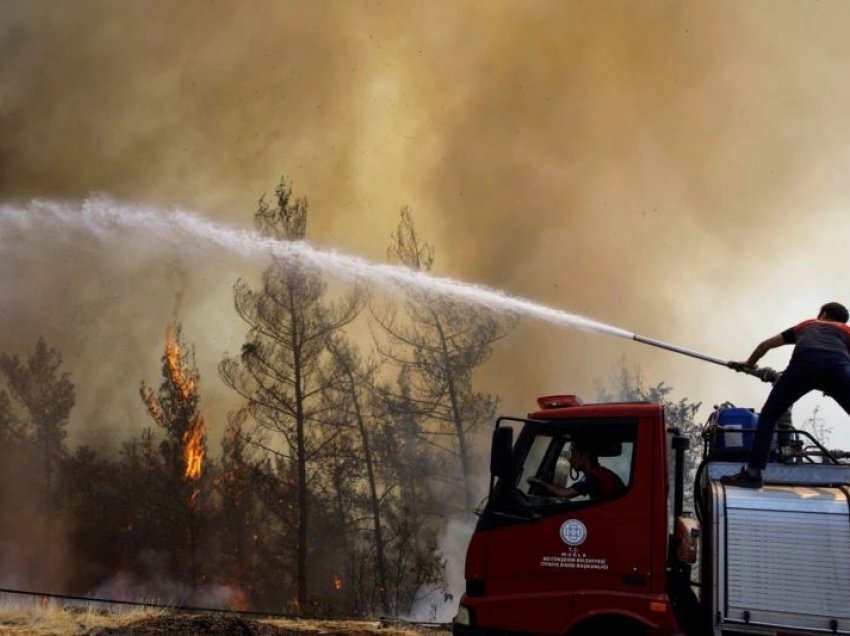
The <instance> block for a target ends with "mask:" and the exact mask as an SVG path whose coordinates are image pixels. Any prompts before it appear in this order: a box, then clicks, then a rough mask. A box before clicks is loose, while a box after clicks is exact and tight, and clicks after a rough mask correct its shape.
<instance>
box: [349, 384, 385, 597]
mask: <svg viewBox="0 0 850 636" xmlns="http://www.w3.org/2000/svg"><path fill="white" fill-rule="evenodd" d="M346 374H347V376H348V383H349V391H350V393H351V397H352V401H353V404H354V413H355V417H356V418H357V428H358V429H359V431H360V439H361V442H362V444H363V456H364V459H365V460H366V475H367V478H368V480H369V502H370V507H371V509H372V527H373V532H374V535H375V551H376V553H377V554H376V556H377V560H378V564H377V566H378V585H379V586H380V595H381V608H382V609H383V611H384V614H389V613H390V602H389V594H388V593H389V590H388V581H387V571H386V556H385V549H384V533H383V528H382V525H381V504H380V499H379V498H378V485H377V482H376V480H375V467H374V461H373V458H372V448H371V445H370V443H369V431H368V430H367V429H366V423H365V422H364V421H363V411H362V410H361V408H360V400H358V399H357V385H356V383H355V381H354V375H353V374H352V372H351V368H350V367H349V368H348V369H346Z"/></svg>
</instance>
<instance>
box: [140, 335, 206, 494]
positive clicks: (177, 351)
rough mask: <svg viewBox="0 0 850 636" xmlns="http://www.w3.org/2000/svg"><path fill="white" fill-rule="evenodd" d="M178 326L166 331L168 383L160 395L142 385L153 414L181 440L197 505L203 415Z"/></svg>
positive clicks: (183, 470)
mask: <svg viewBox="0 0 850 636" xmlns="http://www.w3.org/2000/svg"><path fill="white" fill-rule="evenodd" d="M179 338H180V336H179V328H178V330H177V334H176V335H175V333H174V331H173V330H172V328H171V327H169V328H168V330H167V331H166V334H165V355H164V356H163V375H164V376H165V378H166V383H165V384H164V385H163V387H162V388H161V389H160V393H159V394H158V395H157V394H156V393H154V391H153V390H152V389H151V388H150V387H147V386H145V385H144V383H143V384H142V389H141V395H142V399H143V400H144V402H145V405H146V406H147V408H148V412H149V413H150V415H151V417H153V419H154V420H155V421H156V422H157V424H159V425H160V426H162V427H163V428H164V429H166V431H168V432H169V433H170V434H171V435H172V436H173V439H174V440H175V442H179V447H180V454H179V457H180V458H181V459H182V466H181V467H180V471H181V473H182V477H183V479H185V480H186V481H187V482H188V483H189V484H190V485H191V486H192V491H191V495H190V497H189V505H190V506H191V507H192V508H194V506H195V502H196V500H197V498H198V495H199V494H200V490H199V488H198V486H197V483H198V482H199V481H200V479H201V471H202V468H203V463H204V456H205V454H206V450H205V445H204V428H205V426H204V418H203V416H202V415H201V414H200V413H199V412H198V411H197V408H198V377H197V371H196V370H195V369H194V368H193V366H192V364H191V362H190V361H189V360H187V354H186V352H184V350H183V348H182V347H181V346H180V341H179Z"/></svg>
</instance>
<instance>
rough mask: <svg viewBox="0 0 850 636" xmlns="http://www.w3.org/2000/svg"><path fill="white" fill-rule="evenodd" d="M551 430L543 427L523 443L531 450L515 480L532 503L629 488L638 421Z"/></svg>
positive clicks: (615, 493) (596, 495)
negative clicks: (635, 423) (636, 422)
mask: <svg viewBox="0 0 850 636" xmlns="http://www.w3.org/2000/svg"><path fill="white" fill-rule="evenodd" d="M553 429H554V427H541V428H540V429H539V430H538V431H536V432H534V433H533V434H532V435H531V437H530V439H529V438H526V444H524V445H523V447H524V448H526V449H527V452H525V455H524V458H523V459H522V464H521V466H520V471H519V472H518V479H517V481H516V482H515V484H516V488H517V489H518V490H519V491H520V492H521V493H522V495H524V496H525V497H526V499H527V501H528V502H529V503H531V504H534V503H541V504H548V505H551V504H552V503H553V502H557V501H559V500H560V501H590V500H605V499H611V498H613V497H617V496H619V495H621V494H623V493H625V492H626V490H628V488H629V485H630V484H631V479H632V459H633V455H634V448H635V433H636V426H635V425H634V424H624V423H618V424H617V425H616V426H611V427H608V426H606V427H604V428H603V427H600V426H599V425H598V424H594V425H592V426H587V427H584V428H581V429H573V430H557V429H555V430H553ZM588 429H592V432H589V430H588Z"/></svg>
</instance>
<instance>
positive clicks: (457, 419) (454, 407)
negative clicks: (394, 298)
mask: <svg viewBox="0 0 850 636" xmlns="http://www.w3.org/2000/svg"><path fill="white" fill-rule="evenodd" d="M433 316H434V324H435V325H436V327H437V331H438V332H439V334H440V349H441V350H442V353H443V368H444V369H445V370H446V381H447V383H448V388H449V404H450V406H451V411H452V421H453V423H454V427H455V434H456V435H457V443H458V453H459V454H460V467H461V473H462V475H463V493H464V501H465V502H466V510H467V511H470V510H472V509H473V507H474V506H475V500H474V498H473V494H472V476H471V475H470V466H469V447H468V445H467V443H466V431H465V430H464V429H463V418H462V417H461V414H460V403H459V399H458V395H457V387H456V386H455V376H454V373H453V372H452V365H451V359H450V357H449V350H448V345H447V343H446V334H445V332H444V331H443V325H442V323H441V322H440V318H439V316H437V315H436V314H433Z"/></svg>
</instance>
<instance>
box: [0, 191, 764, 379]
mask: <svg viewBox="0 0 850 636" xmlns="http://www.w3.org/2000/svg"><path fill="white" fill-rule="evenodd" d="M34 225H41V226H45V227H55V226H56V225H64V226H70V227H76V228H80V229H83V230H85V231H87V232H89V233H90V234H91V235H92V236H94V237H97V238H99V239H106V240H108V239H109V238H110V235H111V234H114V233H116V232H118V231H119V230H129V231H136V232H140V233H142V234H143V235H146V236H147V235H154V236H155V238H156V240H157V241H158V242H159V243H160V244H163V245H168V244H175V245H179V247H180V248H181V249H182V250H185V249H186V248H187V247H188V246H191V245H192V244H193V243H196V244H197V243H200V246H204V245H214V246H218V247H220V248H223V249H225V250H227V251H228V252H230V253H232V254H235V255H237V256H240V257H242V258H244V259H246V260H259V259H266V258H268V257H269V256H270V255H271V256H272V257H274V258H275V259H276V260H278V261H279V262H281V263H284V264H285V263H293V264H296V263H297V264H299V265H303V266H307V267H311V268H314V269H316V270H318V271H325V272H328V273H330V274H332V275H334V276H336V277H338V278H340V279H341V280H349V281H352V282H355V283H358V284H363V283H369V284H374V285H376V286H380V287H385V288H395V289H401V290H416V291H418V292H422V293H424V294H432V295H434V296H440V297H446V298H451V299H454V300H458V301H463V302H467V303H471V304H475V305H479V306H482V307H486V308H487V309H490V310H492V311H495V312H497V313H502V314H509V315H517V316H520V315H524V316H529V317H532V318H537V319H538V320H543V321H545V322H548V323H551V324H555V325H560V326H565V327H571V328H575V329H582V330H584V331H592V332H596V333H604V334H607V335H611V336H617V337H618V338H625V339H628V340H634V341H635V342H641V343H643V344H647V345H651V346H653V347H658V348H661V349H666V350H668V351H673V352H675V353H680V354H682V355H686V356H690V357H692V358H697V359H699V360H704V361H706V362H711V363H713V364H719V365H722V366H724V367H730V362H729V361H727V360H722V359H721V358H716V357H714V356H710V355H706V354H704V353H699V352H697V351H692V350H690V349H685V348H683V347H678V346H675V345H672V344H669V343H666V342H662V341H660V340H655V339H653V338H646V337H644V336H639V335H637V334H634V333H631V332H629V331H626V330H625V329H621V328H619V327H615V326H613V325H608V324H605V323H602V322H599V321H596V320H593V319H590V318H586V317H584V316H580V315H577V314H572V313H568V312H566V311H562V310H560V309H555V308H553V307H547V306H546V305H542V304H540V303H536V302H533V301H531V300H527V299H524V298H519V297H517V296H510V295H508V294H506V293H504V292H502V291H499V290H496V289H491V288H488V287H484V286H480V285H472V284H469V283H464V282H461V281H457V280H454V279H451V278H447V277H442V276H434V275H432V274H430V273H428V272H422V271H414V270H411V269H409V268H407V267H402V266H399V265H390V264H387V263H374V262H370V261H367V260H366V259H363V258H359V257H357V256H351V255H347V254H340V253H338V252H336V251H334V250H322V249H318V248H315V247H313V246H311V245H310V244H308V243H306V242H304V241H281V240H277V239H274V238H270V237H268V236H263V235H261V234H259V233H257V232H252V231H249V230H244V229H241V228H235V227H229V226H227V225H223V224H218V223H213V222H211V221H209V220H207V219H205V218H204V217H203V216H202V215H200V214H197V213H194V212H188V211H184V210H179V209H163V208H156V207H153V206H149V205H132V204H126V203H120V202H117V201H114V200H112V199H109V198H107V197H103V196H95V197H90V198H88V199H86V200H85V201H83V202H82V203H77V204H74V203H65V202H59V201H45V200H35V201H32V202H30V203H29V205H26V206H24V207H21V206H17V205H12V204H2V203H0V243H2V242H3V241H4V238H6V237H5V236H4V232H3V230H4V229H5V228H4V226H5V227H7V228H17V229H18V230H24V231H26V230H29V229H30V228H32V227H33V226H34ZM186 239H190V240H189V241H187V240H186ZM734 368H736V370H739V371H742V372H744V373H748V374H750V375H754V376H756V377H758V378H760V379H762V380H764V381H765V382H772V381H774V380H775V378H776V376H777V374H776V372H775V371H773V370H772V369H767V368H762V369H759V368H756V367H753V368H744V367H740V368H739V367H734Z"/></svg>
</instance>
